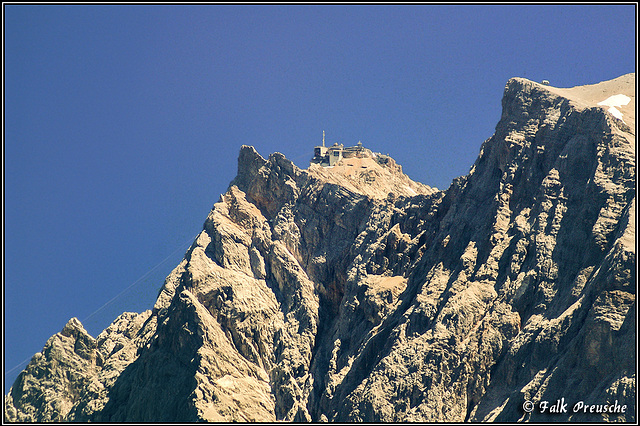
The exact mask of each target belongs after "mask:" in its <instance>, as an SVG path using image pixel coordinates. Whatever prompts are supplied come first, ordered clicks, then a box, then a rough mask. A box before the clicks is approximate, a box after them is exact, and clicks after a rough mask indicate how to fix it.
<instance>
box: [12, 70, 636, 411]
mask: <svg viewBox="0 0 640 426" xmlns="http://www.w3.org/2000/svg"><path fill="white" fill-rule="evenodd" d="M615 95H624V96H626V97H629V98H630V99H631V102H629V103H628V104H625V105H617V106H615V107H616V113H615V114H614V113H613V112H611V111H608V108H611V107H612V106H611V105H609V104H610V102H609V104H607V103H605V104H602V105H600V106H599V105H598V103H602V102H603V101H605V100H606V99H607V98H610V97H611V96H615ZM634 98H635V75H634V74H629V75H626V76H622V77H620V78H618V79H615V80H612V81H608V82H603V83H600V84H598V85H593V86H581V87H576V88H571V89H559V88H554V87H551V86H548V85H540V84H537V83H534V82H531V81H528V80H525V79H519V78H515V79H512V80H509V82H508V83H507V85H506V87H505V92H504V97H503V100H502V106H503V113H502V117H501V119H500V122H499V123H498V124H497V126H496V131H495V134H494V135H493V136H492V137H491V138H489V139H488V140H486V141H485V142H484V143H483V144H482V148H481V151H480V154H479V156H478V159H477V160H476V162H475V164H474V165H473V166H472V167H471V170H470V172H469V174H468V175H466V176H463V177H460V178H457V179H455V180H454V182H453V183H452V184H451V186H450V187H449V188H448V189H447V190H445V191H438V190H435V189H433V188H430V187H428V186H426V185H423V184H419V183H417V182H413V181H411V180H410V179H409V178H408V177H407V176H406V175H404V174H403V173H402V169H401V168H400V167H399V166H398V165H397V164H395V162H394V161H393V160H391V159H389V160H388V161H387V162H385V163H384V164H381V163H380V162H376V161H373V160H371V159H364V160H358V161H355V160H354V161H350V162H346V161H345V162H343V163H339V164H337V165H335V166H334V167H330V168H326V167H322V166H320V165H317V164H312V165H311V166H310V167H309V168H308V169H306V170H303V169H300V168H298V167H296V166H295V165H294V164H293V163H292V162H290V161H289V160H287V159H286V158H285V157H284V156H283V155H282V154H279V153H275V154H272V155H270V156H269V157H268V158H266V159H265V158H263V157H262V156H261V155H259V154H258V153H257V152H256V150H255V149H254V148H252V147H250V146H243V147H242V149H241V150H240V155H239V159H238V175H237V177H236V178H235V179H234V180H233V181H232V182H231V185H230V186H229V189H228V191H227V192H226V193H225V194H223V195H222V196H221V197H220V199H219V201H218V202H217V203H216V204H215V205H214V207H213V209H212V210H211V212H210V213H209V215H208V216H207V218H206V221H205V223H204V226H203V230H202V232H201V233H200V234H199V235H198V237H197V238H196V240H195V241H194V242H193V244H192V246H191V247H190V248H189V250H188V251H187V253H186V254H185V257H184V259H183V261H182V262H181V263H180V264H179V265H178V266H177V267H176V268H175V269H174V271H173V272H172V273H171V274H170V275H169V276H168V277H167V279H166V281H165V283H164V286H163V287H162V289H161V290H160V293H159V296H158V299H157V302H156V304H155V306H154V307H153V310H149V311H147V312H145V313H142V314H132V313H125V314H123V315H121V316H120V317H118V318H117V319H116V320H115V321H114V323H113V324H112V325H111V326H110V327H108V328H107V329H106V330H104V331H103V332H102V333H101V334H100V335H99V336H98V337H97V338H95V339H94V338H92V337H91V336H89V335H88V334H87V333H86V331H84V329H83V328H82V325H81V324H80V323H79V322H78V321H77V320H75V319H72V320H71V321H69V323H68V324H67V325H66V326H65V328H64V329H63V330H62V332H61V333H58V334H56V335H55V336H53V337H51V338H50V339H49V341H48V342H47V344H46V345H45V347H44V349H43V351H42V352H41V353H39V354H36V355H35V356H34V358H33V359H32V360H31V362H30V363H29V365H28V366H27V368H26V369H25V370H24V371H23V372H22V373H21V374H20V376H19V377H18V379H17V380H16V382H15V383H14V385H13V387H12V389H11V391H10V393H9V394H8V395H7V396H5V420H8V421H102V422H105V421H198V420H205V421H277V420H285V421H365V422H378V421H382V422H404V421H426V422H429V421H431V422H435V421H449V422H458V421H505V422H512V421H520V420H524V421H527V420H529V421H565V420H576V421H603V420H618V421H635V419H636V414H635V410H636V407H635V405H634V404H635V396H636V394H635V392H636V379H635V374H636V372H635V344H636V334H635V312H636V308H635V284H636V275H635V270H636V269H635V109H634V108H635V99H634ZM618 104H620V103H618ZM618 114H621V115H622V118H620V117H619V116H618ZM562 398H564V399H562ZM526 401H530V402H531V403H532V404H533V407H534V409H533V410H532V411H531V412H528V411H529V410H527V409H526V408H528V406H527V405H526V404H525V402H526ZM556 401H563V403H566V406H567V409H566V413H565V412H561V413H555V412H550V411H551V410H550V409H549V407H551V406H552V405H553V404H556ZM545 402H546V403H547V404H548V406H545V405H544V403H545ZM579 404H582V405H579ZM594 404H596V405H597V404H600V407H602V405H606V406H607V407H609V408H607V409H606V410H605V409H602V408H600V409H598V412H595V410H594V412H591V411H589V410H588V409H587V410H586V411H585V409H584V407H589V406H592V405H594ZM616 404H617V406H619V407H622V406H624V407H625V409H624V410H622V409H617V410H614V409H610V407H614V406H615V405H616ZM523 407H525V409H523ZM542 407H547V409H545V410H544V412H542V411H543V410H542ZM576 407H578V408H579V409H578V410H577V411H576V410H574V409H575V408H576ZM605 411H606V412H605ZM612 411H613V412H612Z"/></svg>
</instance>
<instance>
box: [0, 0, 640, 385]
mask: <svg viewBox="0 0 640 426" xmlns="http://www.w3.org/2000/svg"><path fill="white" fill-rule="evenodd" d="M635 14H636V10H635V5H614V6H603V5H590V6H585V5H568V6H557V5H547V6H542V5H518V6H516V5H509V6H496V5H481V6H462V5H448V6H436V5H407V6H388V5H375V6H372V5H369V6H354V5H337V6H335V5H334V6H329V5H317V6H310V5H305V6H302V5H301V6H250V5H243V6H230V5H207V6H175V5H157V6H151V5H130V6H124V5H85V6H63V5H43V6H29V5H4V31H5V33H4V36H5V37H4V89H5V96H4V106H5V111H4V144H3V147H4V156H3V163H4V164H3V165H4V182H3V187H4V250H3V253H4V268H3V273H4V297H3V302H4V324H3V325H4V354H5V358H4V363H5V364H4V371H5V372H8V374H7V376H6V378H7V381H9V383H5V392H6V391H7V390H8V388H9V386H10V384H11V383H12V381H13V380H14V379H15V377H16V375H17V373H18V372H19V371H20V369H21V368H22V367H24V364H21V365H20V368H17V369H14V370H12V371H9V370H11V369H12V368H14V367H15V366H16V365H18V364H19V363H21V362H22V361H24V360H25V359H26V360H28V359H29V358H30V357H31V356H32V355H33V354H34V353H36V352H38V351H40V350H41V349H42V346H43V345H44V343H45V341H46V339H47V338H49V337H50V336H51V335H52V334H54V333H56V332H58V331H60V330H61V329H62V327H63V326H64V324H65V323H66V322H67V320H68V319H69V318H71V317H74V316H75V317H77V318H79V319H80V320H81V321H83V323H84V324H85V327H86V328H87V329H88V330H89V331H90V332H91V333H92V334H93V335H94V336H96V335H97V334H98V332H99V331H101V330H102V329H103V328H104V327H106V326H107V325H108V324H109V323H110V322H111V321H112V320H113V319H114V318H115V316H116V315H118V314H119V313H121V312H123V311H142V310H144V309H147V308H151V306H152V305H153V301H154V300H155V296H156V294H157V291H158V289H159V288H160V286H161V285H162V282H163V280H164V277H165V276H166V275H167V274H168V273H169V272H170V270H171V269H172V268H173V267H174V266H175V265H177V263H178V262H179V261H180V259H181V258H182V255H183V254H184V251H185V250H186V248H187V246H188V244H189V243H190V242H191V239H192V238H193V237H194V236H195V235H196V234H197V233H198V232H199V231H200V230H201V229H202V224H203V222H204V219H205V218H206V216H207V213H208V212H209V210H210V208H211V207H212V205H213V203H214V202H216V201H217V199H218V196H219V195H220V194H221V193H223V192H225V191H226V189H227V187H228V184H229V182H230V181H231V180H232V179H233V178H234V176H235V174H236V167H237V154H238V151H239V149H240V146H241V145H243V144H247V145H253V146H255V147H256V149H257V150H258V152H260V153H261V154H262V155H263V156H265V157H266V156H268V155H269V154H270V153H272V152H275V151H279V152H282V153H284V154H285V155H286V156H287V157H288V158H290V159H291V160H292V161H294V163H295V164H297V165H298V166H300V167H303V168H306V167H307V166H308V160H309V158H310V157H311V152H312V148H313V146H314V145H316V144H319V143H320V142H321V140H322V131H323V130H324V131H326V139H327V142H328V143H331V144H332V143H334V142H340V143H344V144H345V145H352V144H355V143H357V142H358V141H362V142H363V144H364V145H365V146H366V147H369V148H371V149H373V150H374V151H379V152H383V153H389V154H390V155H391V156H392V157H394V158H395V159H396V160H397V161H398V162H399V163H400V164H401V165H402V166H403V168H404V171H405V173H407V174H408V175H409V176H410V177H411V178H413V179H414V180H417V181H420V182H423V183H426V184H428V185H431V186H435V187H438V188H440V189H446V188H447V187H448V186H449V184H450V182H451V180H452V179H453V178H455V177H456V176H460V175H464V174H466V173H467V172H468V171H469V168H470V167H471V165H472V164H473V162H474V160H475V158H476V156H477V155H478V152H479V149H480V145H481V144H482V142H483V141H484V140H485V139H487V138H489V137H490V136H491V135H492V133H493V130H494V127H495V125H496V124H497V122H498V120H499V118H500V112H501V109H500V101H501V97H502V91H503V89H504V85H505V83H506V82H507V80H508V79H509V78H511V77H525V78H528V79H531V80H535V81H541V80H543V79H547V80H549V81H550V82H551V85H553V86H557V87H573V86H576V85H583V84H593V83H597V82H600V81H603V80H609V79H612V78H615V77H618V76H620V75H623V74H626V73H629V72H635V63H636V57H635V51H636V45H635V43H636V22H635ZM153 268H155V269H153ZM150 270H151V272H150V273H149V271H150ZM145 274H146V275H145ZM141 277H143V279H141V280H140V281H137V280H138V279H139V278H141ZM133 283H136V284H135V285H133V286H131V285H132V284H133ZM129 286H131V287H130V288H129V289H128V290H126V289H127V288H128V287H129ZM123 292H124V293H123ZM120 293H122V294H121V295H120V296H119V297H117V298H116V299H115V300H113V302H112V303H110V304H109V305H107V306H106V307H105V308H104V309H102V310H99V311H98V312H96V310H98V309H99V308H100V307H101V306H103V305H104V304H105V303H106V302H108V301H109V300H111V299H112V298H114V297H115V296H117V295H118V294H120ZM92 314H93V315H92ZM25 364H26V363H25Z"/></svg>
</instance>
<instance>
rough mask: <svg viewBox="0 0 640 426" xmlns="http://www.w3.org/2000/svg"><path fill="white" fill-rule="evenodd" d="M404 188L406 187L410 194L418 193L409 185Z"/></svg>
mask: <svg viewBox="0 0 640 426" xmlns="http://www.w3.org/2000/svg"><path fill="white" fill-rule="evenodd" d="M405 188H407V192H408V193H409V194H410V195H418V193H417V192H416V191H414V190H413V188H411V187H410V186H409V185H406V186H405Z"/></svg>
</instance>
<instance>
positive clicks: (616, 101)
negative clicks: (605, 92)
mask: <svg viewBox="0 0 640 426" xmlns="http://www.w3.org/2000/svg"><path fill="white" fill-rule="evenodd" d="M629 102H631V98H630V97H628V96H627V95H622V94H618V95H613V96H609V97H608V98H607V99H605V100H604V101H602V102H598V105H603V106H608V107H609V109H608V110H607V111H609V112H610V113H611V115H613V116H614V117H615V118H617V119H618V120H620V121H622V122H623V123H624V120H623V119H622V113H621V112H620V111H619V110H618V108H617V107H621V106H624V105H627V104H628V103H629ZM625 124H626V123H625Z"/></svg>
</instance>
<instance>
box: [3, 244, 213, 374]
mask: <svg viewBox="0 0 640 426" xmlns="http://www.w3.org/2000/svg"><path fill="white" fill-rule="evenodd" d="M199 234H200V232H198V233H197V234H196V235H195V236H193V237H191V238H189V239H188V240H187V241H185V242H184V243H182V244H180V246H178V248H177V249H175V250H174V251H173V252H172V253H171V254H170V255H169V256H167V257H166V258H164V260H163V261H161V262H160V263H158V264H157V265H156V266H154V267H153V268H151V269H150V270H149V271H147V272H146V273H145V274H144V275H143V276H141V277H140V278H138V279H137V280H135V281H134V282H133V284H131V285H129V287H127V288H125V289H124V290H122V291H121V292H120V293H118V294H117V295H116V296H114V297H112V298H111V299H110V300H109V301H108V302H107V303H105V304H104V305H102V306H100V307H99V308H98V309H96V310H95V311H93V312H92V313H91V314H89V316H87V317H86V318H85V319H84V320H82V321H81V322H82V323H83V324H84V323H86V322H87V321H88V320H89V319H90V318H91V317H93V316H94V315H95V314H97V313H98V312H100V311H101V310H102V309H104V308H105V307H106V306H107V305H108V304H110V303H111V302H113V301H114V300H116V299H117V298H118V297H120V296H122V294H124V293H125V292H126V291H127V290H129V289H130V288H131V287H133V286H135V285H136V284H138V283H139V282H140V281H142V280H144V279H145V278H147V276H149V274H151V273H152V272H153V271H155V270H156V269H158V268H159V267H160V266H161V265H162V264H163V263H165V262H166V261H167V260H169V259H170V258H171V257H173V255H174V254H176V253H177V252H178V251H179V250H181V249H182V248H183V247H184V246H185V245H186V244H188V243H190V242H192V241H194V240H195V239H196V237H197V236H198V235H199ZM31 358H33V355H31V356H29V357H27V358H25V359H24V360H23V361H22V362H20V363H19V364H18V365H16V366H15V367H13V368H12V369H10V370H7V371H5V372H4V374H5V375H7V374H11V373H12V372H13V371H14V370H15V369H16V368H18V367H20V366H21V365H23V364H25V363H27V362H28V361H29V360H30V359H31Z"/></svg>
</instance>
